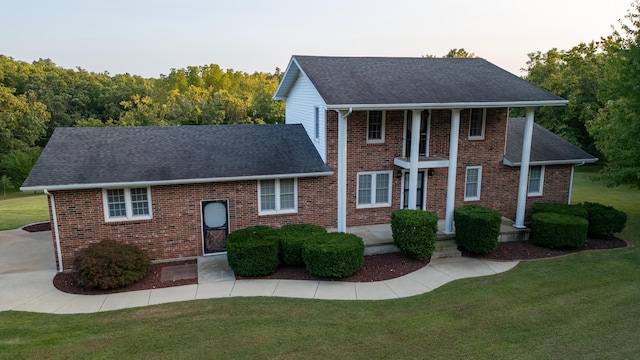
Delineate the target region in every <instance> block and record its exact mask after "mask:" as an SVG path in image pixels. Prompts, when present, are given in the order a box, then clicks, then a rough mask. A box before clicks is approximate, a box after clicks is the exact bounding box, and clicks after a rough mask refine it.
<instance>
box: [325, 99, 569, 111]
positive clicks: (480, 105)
mask: <svg viewBox="0 0 640 360" xmlns="http://www.w3.org/2000/svg"><path fill="white" fill-rule="evenodd" d="M568 103H569V101H568V100H542V101H526V100H524V101H494V102H477V101H476V102H453V103H407V104H401V103H398V104H331V105H327V109H328V110H346V109H351V110H376V109H380V110H416V109H466V108H503V107H537V106H564V105H567V104H568Z"/></svg>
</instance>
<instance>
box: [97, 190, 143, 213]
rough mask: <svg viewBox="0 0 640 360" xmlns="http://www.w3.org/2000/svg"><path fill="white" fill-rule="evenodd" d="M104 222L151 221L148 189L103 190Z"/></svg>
mask: <svg viewBox="0 0 640 360" xmlns="http://www.w3.org/2000/svg"><path fill="white" fill-rule="evenodd" d="M102 199H103V203H104V219H105V221H129V220H144V219H151V218H152V214H151V194H150V191H149V188H146V187H144V188H131V189H129V188H124V189H103V190H102Z"/></svg>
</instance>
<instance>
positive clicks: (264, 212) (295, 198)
mask: <svg viewBox="0 0 640 360" xmlns="http://www.w3.org/2000/svg"><path fill="white" fill-rule="evenodd" d="M273 180H274V181H275V189H276V193H275V197H276V208H275V210H262V186H260V183H261V182H262V180H258V215H260V216H262V215H280V214H295V213H297V212H298V179H297V178H293V209H280V179H273Z"/></svg>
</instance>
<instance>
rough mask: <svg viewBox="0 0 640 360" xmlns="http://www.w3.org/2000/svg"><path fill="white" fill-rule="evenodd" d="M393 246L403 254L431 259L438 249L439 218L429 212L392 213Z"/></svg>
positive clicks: (399, 211) (400, 211) (403, 210)
mask: <svg viewBox="0 0 640 360" xmlns="http://www.w3.org/2000/svg"><path fill="white" fill-rule="evenodd" d="M391 232H392V236H393V244H394V245H395V246H397V247H398V249H400V251H401V252H402V253H403V254H406V255H407V256H410V257H412V258H416V259H418V260H425V259H429V258H430V257H431V255H432V254H433V251H434V250H435V248H436V233H437V232H438V216H437V215H436V214H434V213H432V212H429V211H422V210H409V209H401V210H396V211H394V212H392V213H391Z"/></svg>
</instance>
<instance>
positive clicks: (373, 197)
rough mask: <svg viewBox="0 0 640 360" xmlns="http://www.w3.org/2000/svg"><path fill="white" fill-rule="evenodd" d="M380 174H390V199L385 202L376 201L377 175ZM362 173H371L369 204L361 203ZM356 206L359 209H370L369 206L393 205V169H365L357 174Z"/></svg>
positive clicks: (388, 195)
mask: <svg viewBox="0 0 640 360" xmlns="http://www.w3.org/2000/svg"><path fill="white" fill-rule="evenodd" d="M378 174H388V175H389V189H388V192H389V193H388V194H387V199H389V201H387V202H384V203H376V189H377V186H376V185H377V184H376V180H377V175H378ZM360 175H371V202H370V203H369V204H360V199H359V196H360ZM356 182H357V185H356V208H357V209H368V208H379V207H389V206H391V202H392V198H391V194H393V192H392V190H393V189H392V187H393V171H363V172H359V173H357V174H356Z"/></svg>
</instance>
